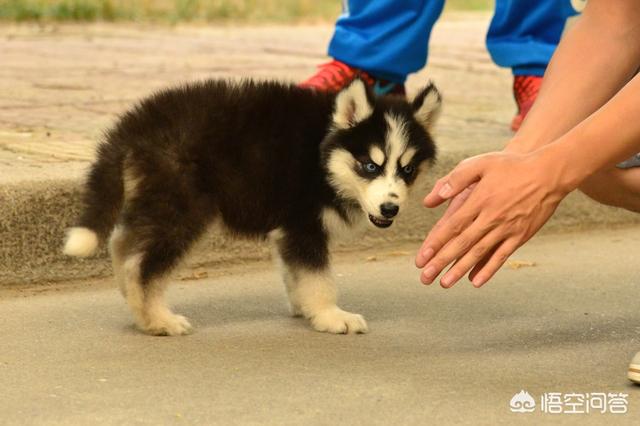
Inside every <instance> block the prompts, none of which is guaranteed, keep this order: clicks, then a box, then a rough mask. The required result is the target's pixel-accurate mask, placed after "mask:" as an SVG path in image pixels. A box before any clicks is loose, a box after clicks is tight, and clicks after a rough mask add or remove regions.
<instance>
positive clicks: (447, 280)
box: [440, 274, 456, 287]
mask: <svg viewBox="0 0 640 426" xmlns="http://www.w3.org/2000/svg"><path fill="white" fill-rule="evenodd" d="M455 278H456V277H455V276H454V275H449V274H445V276H444V277H442V279H441V280H440V284H442V286H443V287H449V286H450V285H451V284H453V282H454V281H455Z"/></svg>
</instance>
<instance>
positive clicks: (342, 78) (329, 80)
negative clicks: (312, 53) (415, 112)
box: [298, 59, 405, 96]
mask: <svg viewBox="0 0 640 426" xmlns="http://www.w3.org/2000/svg"><path fill="white" fill-rule="evenodd" d="M356 77H360V78H361V79H362V80H363V81H364V82H365V83H366V84H367V85H368V86H369V87H371V88H372V89H373V93H374V94H375V95H376V96H382V95H386V94H394V95H404V94H405V90H404V84H398V83H394V82H392V81H389V80H382V79H379V78H375V77H373V76H372V75H371V74H369V73H367V72H366V71H363V70H360V69H358V68H354V67H351V66H349V65H347V64H345V63H344V62H340V61H338V60H335V59H334V60H333V61H331V62H327V63H326V64H321V65H319V66H318V71H317V72H316V73H315V74H314V75H312V76H311V77H309V78H308V79H306V80H305V81H303V82H302V83H300V84H298V86H300V87H306V88H309V89H315V90H324V91H328V92H338V91H340V90H341V89H342V88H343V87H345V86H347V85H348V84H349V83H350V82H351V81H352V80H353V79H354V78H356Z"/></svg>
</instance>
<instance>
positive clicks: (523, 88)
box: [511, 75, 542, 132]
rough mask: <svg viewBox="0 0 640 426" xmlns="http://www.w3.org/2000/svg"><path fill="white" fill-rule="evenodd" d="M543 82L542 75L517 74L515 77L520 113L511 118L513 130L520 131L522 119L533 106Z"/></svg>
mask: <svg viewBox="0 0 640 426" xmlns="http://www.w3.org/2000/svg"><path fill="white" fill-rule="evenodd" d="M541 84H542V77H538V76H535V75H516V76H515V77H514V78H513V97H514V98H515V99H516V104H517V105H518V113H517V114H516V116H515V117H513V120H511V130H513V131H514V132H516V131H518V129H519V128H520V125H521V124H522V121H523V120H524V118H525V117H526V116H527V114H528V113H529V110H530V109H531V107H532V106H533V103H534V102H535V100H536V98H537V97H538V92H539V91H540V85H541Z"/></svg>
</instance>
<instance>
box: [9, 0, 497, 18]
mask: <svg viewBox="0 0 640 426" xmlns="http://www.w3.org/2000/svg"><path fill="white" fill-rule="evenodd" d="M492 3H493V1H492V0H447V3H446V9H448V10H488V9H490V8H491V6H492ZM340 10H341V1H339V0H0V20H1V21H9V22H12V21H13V22H20V21H42V22H47V21H78V22H91V21H144V22H158V23H168V24H176V23H183V22H194V23H197V22H238V21H243V22H249V23H259V22H286V23H291V22H314V21H327V20H334V19H335V17H336V16H338V14H339V13H340Z"/></svg>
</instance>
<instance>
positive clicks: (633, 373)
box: [627, 352, 640, 385]
mask: <svg viewBox="0 0 640 426" xmlns="http://www.w3.org/2000/svg"><path fill="white" fill-rule="evenodd" d="M627 377H628V378H629V380H631V381H632V382H633V383H635V384H638V385H640V352H638V353H637V354H636V356H634V357H633V359H632V360H631V364H629V372H628V373H627Z"/></svg>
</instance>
